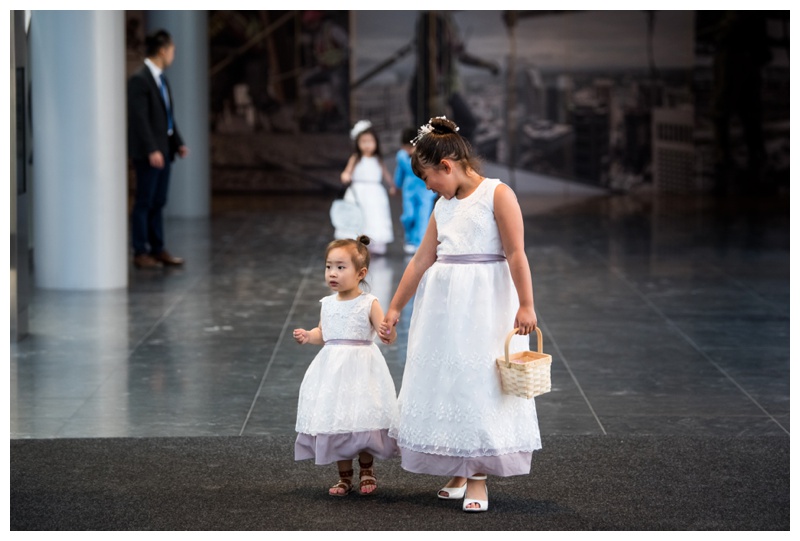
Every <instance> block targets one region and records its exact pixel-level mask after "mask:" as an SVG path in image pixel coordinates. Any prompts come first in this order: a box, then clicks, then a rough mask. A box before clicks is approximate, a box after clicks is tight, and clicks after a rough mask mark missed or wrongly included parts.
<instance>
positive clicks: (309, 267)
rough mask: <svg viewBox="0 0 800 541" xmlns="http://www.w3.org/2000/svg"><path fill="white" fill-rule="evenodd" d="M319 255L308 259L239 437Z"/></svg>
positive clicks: (259, 394) (314, 254) (313, 254)
mask: <svg viewBox="0 0 800 541" xmlns="http://www.w3.org/2000/svg"><path fill="white" fill-rule="evenodd" d="M318 257H319V255H318V254H317V253H316V252H312V254H311V256H310V257H309V259H308V263H307V264H306V266H305V267H304V269H303V278H302V279H301V280H300V284H299V285H298V286H297V291H296V292H295V294H294V299H293V300H292V306H291V307H290V308H289V312H288V313H287V314H286V319H285V320H284V321H283V326H282V327H281V332H280V333H279V334H278V339H277V340H276V341H275V345H274V346H273V348H272V354H271V355H270V357H269V361H267V366H266V367H265V368H264V373H263V374H262V376H261V381H260V382H259V384H258V389H256V394H255V396H254V397H253V401H252V403H251V404H250V409H249V410H248V411H247V415H246V416H245V418H244V422H243V423H242V428H241V429H240V430H239V436H242V435H243V434H244V430H245V428H247V423H248V422H250V417H251V415H252V414H253V410H254V409H255V407H256V403H257V402H258V398H259V397H260V396H261V390H262V389H263V388H264V383H265V382H266V381H267V375H269V370H270V368H272V363H273V362H274V361H275V357H276V356H277V354H278V348H280V346H281V344H282V343H283V337H284V336H285V335H286V329H287V328H288V326H289V322H290V321H291V320H292V317H294V311H295V308H296V307H297V302H298V300H299V299H300V294H301V293H302V292H303V290H304V289H305V286H306V282H307V281H308V277H309V275H310V274H311V272H312V271H313V262H314V260H315V259H316V258H318Z"/></svg>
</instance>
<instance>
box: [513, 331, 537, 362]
mask: <svg viewBox="0 0 800 541" xmlns="http://www.w3.org/2000/svg"><path fill="white" fill-rule="evenodd" d="M518 331H519V328H516V329H514V330H512V331H511V332H510V333H508V336H506V348H505V349H506V362H507V363H510V362H511V359H510V358H509V357H508V345H509V344H510V343H511V339H512V338H513V337H514V335H515V334H517V332H518ZM536 338H537V339H538V340H537V341H538V346H539V347H538V349H537V351H538V352H539V353H542V331H540V330H539V326H538V325H537V326H536Z"/></svg>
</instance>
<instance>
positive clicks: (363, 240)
mask: <svg viewBox="0 0 800 541" xmlns="http://www.w3.org/2000/svg"><path fill="white" fill-rule="evenodd" d="M356 240H357V241H358V242H360V243H361V244H363V245H364V246H369V237H368V236H366V235H359V237H358V238H357V239H356Z"/></svg>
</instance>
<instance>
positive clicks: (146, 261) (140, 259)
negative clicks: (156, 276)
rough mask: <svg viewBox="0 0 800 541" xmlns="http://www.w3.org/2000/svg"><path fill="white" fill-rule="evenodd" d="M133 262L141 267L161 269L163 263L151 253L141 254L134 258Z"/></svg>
mask: <svg viewBox="0 0 800 541" xmlns="http://www.w3.org/2000/svg"><path fill="white" fill-rule="evenodd" d="M133 264H134V265H136V266H137V267H138V268H140V269H160V268H161V267H162V266H163V264H162V263H161V261H159V260H158V259H156V258H154V257H153V256H151V255H149V254H139V255H137V256H136V257H134V258H133Z"/></svg>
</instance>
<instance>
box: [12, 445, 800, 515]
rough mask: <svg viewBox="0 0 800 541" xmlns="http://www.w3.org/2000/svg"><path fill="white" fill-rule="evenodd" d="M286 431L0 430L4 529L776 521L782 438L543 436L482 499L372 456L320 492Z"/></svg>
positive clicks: (783, 473) (784, 448) (784, 503)
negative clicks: (374, 482)
mask: <svg viewBox="0 0 800 541" xmlns="http://www.w3.org/2000/svg"><path fill="white" fill-rule="evenodd" d="M293 441H294V438H293V437H289V436H283V437H216V438H141V439H138V438H137V439H129V438H120V439H48V440H11V454H10V465H11V475H10V481H11V483H10V484H11V487H10V488H11V499H10V519H11V520H10V526H11V529H12V530H93V531H96V530H162V531H163V530H284V531H286V530H293V531H298V530H414V531H430V530H495V531H502V530H516V531H532V530H561V531H568V530H569V531H578V530H581V531H586V530H786V531H788V530H789V527H790V525H789V438H788V437H763V438H719V437H709V438H698V437H655V436H637V437H613V436H551V437H546V438H545V440H544V446H545V447H544V449H543V450H541V451H539V452H537V453H535V455H534V461H533V469H532V473H531V475H529V476H521V477H510V478H490V481H489V499H490V509H489V511H488V512H487V513H476V514H466V513H464V512H462V511H461V502H460V501H442V500H438V499H437V498H436V491H437V489H438V488H439V486H440V485H441V483H442V482H443V479H440V478H436V477H432V476H424V475H414V474H410V473H407V472H405V471H403V470H402V469H401V468H400V461H399V459H393V460H390V461H385V462H377V463H376V465H377V476H378V484H379V488H378V491H377V492H376V493H375V494H374V495H372V496H367V497H365V496H359V495H357V494H356V493H355V492H354V493H351V494H350V495H348V496H347V497H344V498H333V497H330V496H328V495H327V487H328V486H329V485H331V484H333V483H334V482H335V480H336V474H335V466H314V465H313V464H311V463H310V462H308V461H306V462H295V461H294V460H293V454H292V453H293Z"/></svg>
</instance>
